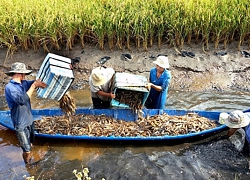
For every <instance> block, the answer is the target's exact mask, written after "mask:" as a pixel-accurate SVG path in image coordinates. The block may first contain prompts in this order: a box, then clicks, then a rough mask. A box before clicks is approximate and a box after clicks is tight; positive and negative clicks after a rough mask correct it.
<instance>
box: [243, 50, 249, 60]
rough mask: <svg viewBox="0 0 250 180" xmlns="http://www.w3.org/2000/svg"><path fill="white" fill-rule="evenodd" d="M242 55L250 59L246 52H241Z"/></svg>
mask: <svg viewBox="0 0 250 180" xmlns="http://www.w3.org/2000/svg"><path fill="white" fill-rule="evenodd" d="M241 54H242V55H243V56H244V57H245V58H249V57H250V53H248V52H246V51H241Z"/></svg>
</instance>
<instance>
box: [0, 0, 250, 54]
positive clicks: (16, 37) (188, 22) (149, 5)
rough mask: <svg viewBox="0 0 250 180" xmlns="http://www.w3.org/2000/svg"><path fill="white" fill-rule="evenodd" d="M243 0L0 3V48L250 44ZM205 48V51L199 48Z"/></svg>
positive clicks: (6, 0)
mask: <svg viewBox="0 0 250 180" xmlns="http://www.w3.org/2000/svg"><path fill="white" fill-rule="evenodd" d="M248 4H249V2H248V1H247V0H190V1H186V0H144V1H141V0H52V1H51V0H41V1H35V0H2V1H1V2H0V18H1V22H0V45H1V46H2V47H4V48H7V55H6V58H7V57H8V56H9V55H11V54H13V53H14V52H15V51H17V50H18V49H23V50H25V51H28V50H29V49H31V48H33V49H35V50H38V49H39V48H43V49H44V50H45V51H47V52H49V51H51V50H52V49H55V50H61V49H63V48H65V49H66V50H68V51H69V50H71V49H72V48H73V47H74V45H75V44H76V43H80V44H81V46H82V48H84V45H85V44H86V43H91V44H92V43H95V44H96V45H97V46H98V47H99V48H100V49H102V50H103V49H104V47H105V43H107V44H108V47H109V49H111V50H114V49H115V48H118V49H123V48H127V49H129V50H130V49H131V45H132V44H135V47H136V48H137V49H140V48H143V49H144V50H146V51H147V50H148V47H151V46H152V45H153V43H154V42H157V45H158V47H159V48H161V45H162V43H170V45H171V44H176V45H177V46H178V47H180V48H181V49H182V48H183V46H184V44H185V43H187V44H188V45H191V42H192V40H194V41H195V42H196V43H199V41H200V42H202V43H203V44H204V47H206V49H209V47H208V46H209V43H214V48H215V49H217V48H218V46H219V43H223V45H224V48H226V45H227V44H228V43H230V42H232V41H238V49H239V48H240V46H241V45H242V44H243V43H248V44H249V46H250V38H249V37H250V30H249V29H250V27H249V26H250V25H249V24H250V23H249V21H250V20H249V19H250V17H249V16H250V12H249V11H250V10H249V8H248ZM204 49H205V48H204Z"/></svg>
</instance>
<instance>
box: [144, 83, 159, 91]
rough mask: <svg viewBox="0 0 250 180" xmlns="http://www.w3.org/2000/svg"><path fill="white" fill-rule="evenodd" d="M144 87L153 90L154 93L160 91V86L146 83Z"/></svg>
mask: <svg viewBox="0 0 250 180" xmlns="http://www.w3.org/2000/svg"><path fill="white" fill-rule="evenodd" d="M145 87H146V88H148V89H150V88H153V89H155V90H156V91H161V90H162V88H161V86H157V85H154V84H153V83H147V84H146V85H145Z"/></svg>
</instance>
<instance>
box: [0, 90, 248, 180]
mask: <svg viewBox="0 0 250 180" xmlns="http://www.w3.org/2000/svg"><path fill="white" fill-rule="evenodd" d="M70 93H71V95H72V96H73V97H74V99H75V101H76V104H77V106H82V107H91V98H90V92H89V89H84V90H79V91H71V92H70ZM249 101H250V94H248V93H239V92H235V93H218V92H199V93H190V92H184V91H183V92H181V91H170V92H169V96H168V101H167V106H166V108H168V109H189V110H190V109H191V110H211V111H231V110H235V109H240V110H246V109H249ZM32 106H33V108H36V109H41V108H50V107H58V102H55V101H52V100H47V99H40V98H36V97H33V99H32ZM4 109H7V108H3V110H4ZM224 134H225V132H222V133H220V134H219V135H218V136H219V137H223V135H224ZM214 138H217V136H213V137H211V138H207V139H204V140H202V141H198V142H183V143H177V144H169V143H168V142H148V143H140V144H137V143H136V144H135V143H119V142H115V143H114V142H112V143H109V142H93V141H72V140H71V141H62V140H49V139H38V138H37V139H36V143H35V145H34V147H33V151H32V153H33V158H34V161H38V162H37V163H34V164H33V165H32V166H30V167H26V166H25V165H24V163H23V160H22V156H21V154H22V151H21V149H20V148H19V146H18V141H17V139H16V136H15V134H14V132H12V131H10V130H7V129H5V128H3V127H0V152H1V154H0V179H24V178H23V175H26V176H28V177H29V176H35V177H36V178H35V179H76V178H75V177H74V175H73V173H72V171H73V170H74V169H77V170H78V171H80V170H82V167H88V168H89V170H90V177H91V178H92V179H94V180H96V179H101V178H102V177H104V178H105V179H235V177H236V179H237V178H238V179H245V177H249V174H246V172H245V171H244V170H245V169H246V168H248V167H247V166H246V159H244V158H245V157H242V156H234V155H235V151H233V150H230V151H228V152H224V153H223V151H224V150H225V146H227V149H230V145H229V144H227V142H228V141H227V140H223V141H222V142H221V143H218V141H215V142H214V144H213V143H210V140H212V139H214ZM204 142H205V143H206V142H208V143H210V144H208V145H206V144H200V143H204ZM211 142H212V141H211ZM195 144H200V145H198V146H197V147H196V146H195ZM218 144H220V146H222V145H224V146H223V147H219V148H218V146H219V145H218ZM221 144H222V145H221ZM193 146H194V147H193ZM191 147H193V149H190V148H191ZM210 147H214V149H215V150H213V152H210V151H209V150H211V149H213V148H210ZM216 147H217V149H216ZM201 149H202V150H203V151H206V152H205V154H209V153H211V154H210V156H213V154H216V153H219V154H220V155H219V156H221V153H222V155H224V157H223V159H224V160H225V159H229V158H230V157H232V158H235V159H233V160H231V162H232V161H234V162H235V163H236V164H237V163H238V164H237V165H235V166H230V164H232V163H231V162H229V163H227V162H224V165H221V166H222V167H220V168H218V169H213V168H212V166H217V165H218V164H220V163H221V161H220V160H216V159H215V158H214V159H210V162H209V161H208V163H206V160H207V159H206V158H205V160H204V157H203V156H202V155H203V153H202V152H200V150H201ZM237 159H239V161H240V163H239V162H237V161H236V160H237ZM229 160H230V159H229ZM236 166H237V167H236ZM238 167H240V170H242V171H243V172H239V171H240V170H239V169H237V168H238ZM244 168H245V169H244ZM222 169H223V170H222ZM239 173H240V174H239ZM242 174H243V176H242ZM166 175H168V176H166ZM220 175H223V178H222V177H221V178H218V177H219V176H220Z"/></svg>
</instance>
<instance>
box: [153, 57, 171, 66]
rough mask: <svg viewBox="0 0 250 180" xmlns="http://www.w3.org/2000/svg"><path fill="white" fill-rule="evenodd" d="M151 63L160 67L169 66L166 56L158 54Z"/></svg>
mask: <svg viewBox="0 0 250 180" xmlns="http://www.w3.org/2000/svg"><path fill="white" fill-rule="evenodd" d="M153 63H154V64H156V65H158V66H160V67H162V68H169V63H168V57H166V56H158V57H157V59H156V61H154V62H153Z"/></svg>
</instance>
